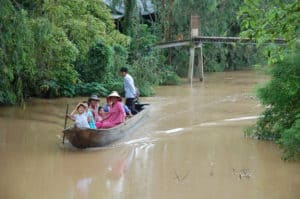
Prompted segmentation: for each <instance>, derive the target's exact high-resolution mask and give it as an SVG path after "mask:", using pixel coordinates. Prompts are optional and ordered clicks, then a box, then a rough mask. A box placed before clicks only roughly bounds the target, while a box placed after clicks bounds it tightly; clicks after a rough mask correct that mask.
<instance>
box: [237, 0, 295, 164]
mask: <svg viewBox="0 0 300 199" xmlns="http://www.w3.org/2000/svg"><path fill="white" fill-rule="evenodd" d="M299 7H300V3H299V2H298V1H292V0H291V1H286V2H283V1H279V0H275V1H267V0H266V1H263V0H255V1H248V0H245V5H244V6H243V7H242V8H241V10H240V14H239V15H240V16H241V17H242V18H243V22H242V27H243V29H244V32H243V33H242V35H243V36H247V37H251V38H253V39H255V40H256V41H257V42H258V47H260V48H263V50H264V52H265V56H267V57H268V61H269V64H270V67H271V73H270V75H271V77H272V78H271V80H270V82H269V83H267V84H266V85H265V86H263V87H262V88H260V89H259V90H258V97H259V99H260V100H261V102H262V103H263V104H264V105H265V106H266V110H265V111H264V112H263V115H262V117H261V118H260V119H259V121H258V122H257V124H256V125H255V126H254V127H252V128H250V129H248V132H247V133H248V134H250V135H252V136H255V137H258V138H261V139H268V140H276V143H278V144H280V146H282V147H283V149H284V159H299V158H300V128H299V123H300V100H299V99H300V67H299V66H300V46H299V41H298V42H297V39H299V35H298V34H299V27H298V25H299V19H300V15H299ZM297 31H298V32H297ZM277 37H280V38H284V39H285V40H286V41H287V43H286V45H284V46H280V45H274V44H267V45H266V44H264V42H266V41H272V40H273V39H274V38H277Z"/></svg>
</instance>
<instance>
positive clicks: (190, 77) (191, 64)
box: [188, 44, 195, 85]
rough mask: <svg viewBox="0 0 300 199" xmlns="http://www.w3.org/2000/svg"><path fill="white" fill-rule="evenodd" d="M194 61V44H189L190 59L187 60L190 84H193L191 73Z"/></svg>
mask: <svg viewBox="0 0 300 199" xmlns="http://www.w3.org/2000/svg"><path fill="white" fill-rule="evenodd" d="M194 63H195V46H194V44H191V45H190V61H189V72H188V79H189V82H190V84H191V85H192V84H193V76H194V75H193V74H194Z"/></svg>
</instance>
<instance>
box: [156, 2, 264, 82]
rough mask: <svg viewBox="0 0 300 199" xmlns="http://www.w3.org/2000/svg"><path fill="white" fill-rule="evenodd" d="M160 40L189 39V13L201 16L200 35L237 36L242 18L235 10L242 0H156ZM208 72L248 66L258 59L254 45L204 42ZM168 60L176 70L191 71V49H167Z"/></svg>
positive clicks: (185, 72)
mask: <svg viewBox="0 0 300 199" xmlns="http://www.w3.org/2000/svg"><path fill="white" fill-rule="evenodd" d="M154 2H156V4H157V7H158V11H159V12H158V19H159V24H158V26H159V27H160V29H159V30H160V31H158V35H159V37H161V38H162V39H161V40H165V41H170V40H177V39H178V40H181V39H188V38H190V16H191V14H194V15H198V16H199V17H200V25H201V27H200V35H203V36H220V37H221V36H224V37H226V36H238V35H239V33H240V25H239V20H237V19H236V12H237V11H238V9H239V7H240V6H241V5H242V3H243V1H242V0H233V1H223V0H186V1H179V0H155V1H154ZM203 45H204V48H203V55H204V67H205V68H204V69H205V71H224V70H236V69H241V68H246V67H249V66H251V65H252V64H254V63H255V62H256V61H257V60H258V59H259V56H258V55H259V54H256V49H255V47H253V46H251V45H250V46H249V45H241V44H220V43H219V44H216V43H212V44H203ZM165 52H166V54H167V57H168V59H167V61H168V64H169V65H172V66H173V67H174V68H175V70H176V72H177V73H178V74H180V75H181V76H184V77H186V75H187V71H188V61H189V49H188V48H187V47H184V48H173V49H168V50H165Z"/></svg>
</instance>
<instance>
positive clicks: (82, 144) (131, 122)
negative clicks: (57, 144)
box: [63, 105, 150, 148]
mask: <svg viewBox="0 0 300 199" xmlns="http://www.w3.org/2000/svg"><path fill="white" fill-rule="evenodd" d="M149 108H150V106H149V105H145V106H143V109H142V110H141V111H140V112H139V113H138V114H136V115H134V116H133V117H131V118H129V119H128V120H126V121H125V122H124V123H122V124H119V125H117V126H115V127H113V128H109V129H89V128H77V127H76V126H74V127H69V128H67V129H65V130H64V131H63V134H64V136H65V138H67V139H68V140H69V142H70V143H71V144H72V145H73V146H75V147H77V148H88V147H103V146H106V145H109V144H111V143H113V142H115V141H117V140H119V139H121V138H123V137H125V136H126V135H128V134H129V133H131V132H132V131H133V130H134V129H135V128H136V127H137V126H138V125H139V123H141V122H142V120H143V119H144V118H145V117H146V116H147V115H148V112H149Z"/></svg>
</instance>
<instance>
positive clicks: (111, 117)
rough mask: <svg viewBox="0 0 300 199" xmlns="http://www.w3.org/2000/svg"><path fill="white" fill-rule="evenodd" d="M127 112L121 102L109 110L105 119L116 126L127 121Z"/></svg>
mask: <svg viewBox="0 0 300 199" xmlns="http://www.w3.org/2000/svg"><path fill="white" fill-rule="evenodd" d="M125 117H126V114H125V111H124V108H123V105H122V103H121V102H116V103H115V104H114V105H113V106H112V107H111V108H110V110H109V112H108V113H107V115H106V118H105V119H104V120H105V121H107V122H110V123H112V124H114V125H117V124H120V123H122V122H124V121H125Z"/></svg>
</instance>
